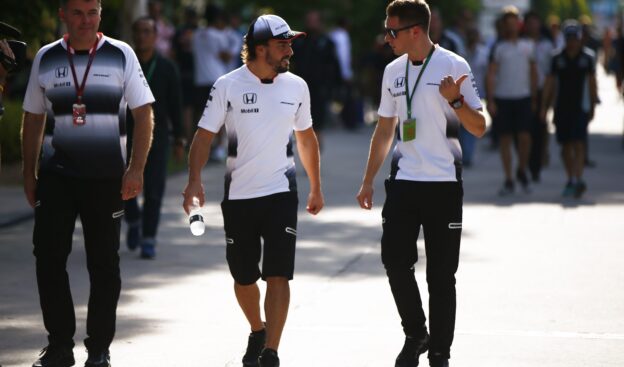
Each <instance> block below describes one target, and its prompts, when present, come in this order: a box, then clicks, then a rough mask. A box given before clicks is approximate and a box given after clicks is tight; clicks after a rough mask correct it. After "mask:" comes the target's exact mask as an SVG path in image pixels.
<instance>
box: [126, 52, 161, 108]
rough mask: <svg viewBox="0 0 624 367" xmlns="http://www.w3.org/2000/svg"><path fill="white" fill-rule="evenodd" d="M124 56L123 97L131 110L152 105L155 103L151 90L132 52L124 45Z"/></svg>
mask: <svg viewBox="0 0 624 367" xmlns="http://www.w3.org/2000/svg"><path fill="white" fill-rule="evenodd" d="M124 46H125V47H124V54H125V56H126V70H124V97H125V98H126V101H127V102H128V107H130V109H131V110H133V109H135V108H137V107H140V106H143V105H146V104H148V103H153V102H154V101H155V99H154V96H153V95H152V90H151V89H150V87H149V84H147V80H146V79H145V76H144V75H143V70H142V69H141V65H140V64H139V60H138V59H137V57H136V54H135V53H134V51H133V50H132V49H131V48H130V46H128V45H124Z"/></svg>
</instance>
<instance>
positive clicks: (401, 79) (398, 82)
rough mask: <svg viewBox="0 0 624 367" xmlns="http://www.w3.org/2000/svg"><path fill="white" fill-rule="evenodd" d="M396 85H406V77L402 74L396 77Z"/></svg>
mask: <svg viewBox="0 0 624 367" xmlns="http://www.w3.org/2000/svg"><path fill="white" fill-rule="evenodd" d="M394 87H395V88H403V87H405V77H404V76H400V77H398V78H396V79H395V80H394Z"/></svg>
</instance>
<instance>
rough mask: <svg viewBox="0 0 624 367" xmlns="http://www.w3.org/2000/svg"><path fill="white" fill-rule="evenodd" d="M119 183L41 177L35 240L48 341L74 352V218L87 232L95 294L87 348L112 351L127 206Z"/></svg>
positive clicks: (86, 242)
mask: <svg viewBox="0 0 624 367" xmlns="http://www.w3.org/2000/svg"><path fill="white" fill-rule="evenodd" d="M120 191H121V179H115V180H86V179H76V178H71V177H66V176H61V175H56V174H41V175H40V177H39V181H38V182H37V191H36V200H37V204H36V208H35V229H34V234H33V244H34V255H35V258H36V269H37V285H38V287H39V298H40V303H41V310H42V312H43V323H44V325H45V328H46V330H47V331H48V334H49V335H48V340H49V342H50V344H53V345H65V346H70V347H73V345H74V342H73V337H74V333H75V331H76V318H75V314H74V305H73V300H72V295H71V290H70V287H69V278H68V275H67V270H66V265H67V257H68V256H69V254H70V252H71V249H72V235H73V233H74V226H75V223H76V217H77V216H78V215H80V220H81V222H82V228H83V232H84V240H85V250H86V254H87V268H88V270H89V280H90V282H91V291H90V294H89V308H88V315H87V336H88V337H87V339H86V340H85V345H86V347H87V348H88V349H89V350H91V351H104V350H106V349H108V347H109V345H110V343H111V342H112V340H113V336H114V335H115V317H116V310H117V301H118V299H119V293H120V289H121V277H120V272H119V255H118V253H117V251H118V250H119V231H120V225H121V216H122V215H123V202H122V200H121V194H120Z"/></svg>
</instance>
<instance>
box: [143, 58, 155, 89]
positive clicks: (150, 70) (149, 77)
mask: <svg viewBox="0 0 624 367" xmlns="http://www.w3.org/2000/svg"><path fill="white" fill-rule="evenodd" d="M155 69H156V56H154V57H153V58H152V61H151V62H150V66H149V68H148V69H147V74H145V79H147V82H148V83H150V82H151V81H152V76H153V75H154V70H155Z"/></svg>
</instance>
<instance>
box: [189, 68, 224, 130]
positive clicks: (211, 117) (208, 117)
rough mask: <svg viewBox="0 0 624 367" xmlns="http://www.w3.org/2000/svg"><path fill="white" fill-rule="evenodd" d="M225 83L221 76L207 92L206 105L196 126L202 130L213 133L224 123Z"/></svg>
mask: <svg viewBox="0 0 624 367" xmlns="http://www.w3.org/2000/svg"><path fill="white" fill-rule="evenodd" d="M226 84H227V83H225V82H224V79H223V78H222V77H221V78H219V79H217V81H216V82H215V83H214V85H213V86H212V88H211V90H210V94H208V100H207V101H206V107H205V108H204V113H203V114H202V116H201V118H200V119H199V123H198V124H197V126H199V127H201V128H202V129H204V130H208V131H210V132H213V133H215V134H216V133H218V132H219V130H220V129H221V127H222V126H223V124H224V123H225V117H226V115H227V106H228V104H229V102H228V100H227V93H226V90H225V86H226Z"/></svg>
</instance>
